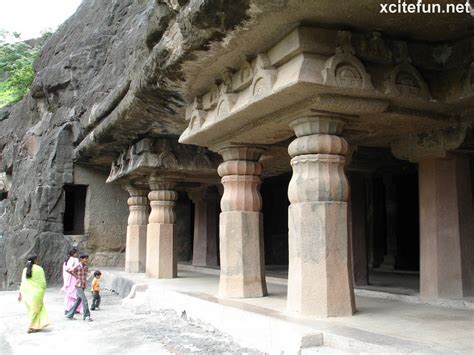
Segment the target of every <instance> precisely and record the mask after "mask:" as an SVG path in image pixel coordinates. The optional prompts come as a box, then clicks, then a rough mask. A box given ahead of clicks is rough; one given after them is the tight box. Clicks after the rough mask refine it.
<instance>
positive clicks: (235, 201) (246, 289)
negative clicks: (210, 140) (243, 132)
mask: <svg viewBox="0 0 474 355" xmlns="http://www.w3.org/2000/svg"><path fill="white" fill-rule="evenodd" d="M262 151H263V148H261V147H244V146H235V147H228V148H223V149H220V150H219V154H221V155H222V157H223V158H224V162H223V163H222V164H220V165H219V168H218V173H219V175H220V176H221V177H222V184H223V185H224V194H223V196H222V199H221V210H222V213H221V214H220V221H219V234H220V258H221V273H220V281H219V295H220V296H222V297H261V296H265V295H266V294H267V287H266V283H265V269H264V267H265V262H264V249H263V215H262V213H261V212H260V211H261V208H262V198H261V196H260V183H261V180H260V175H261V174H262V165H261V164H260V163H259V162H258V159H259V158H260V155H261V153H262Z"/></svg>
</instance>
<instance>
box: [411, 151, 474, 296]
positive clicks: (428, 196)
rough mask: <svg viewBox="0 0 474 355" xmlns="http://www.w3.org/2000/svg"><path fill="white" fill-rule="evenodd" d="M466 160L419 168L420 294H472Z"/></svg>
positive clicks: (473, 217)
mask: <svg viewBox="0 0 474 355" xmlns="http://www.w3.org/2000/svg"><path fill="white" fill-rule="evenodd" d="M470 173H471V172H470V168H469V160H468V158H467V157H464V156H462V155H450V156H448V157H447V158H446V159H441V158H438V159H435V158H433V159H424V160H422V161H420V163H419V188H420V295H421V297H422V298H424V299H430V298H438V297H445V298H459V297H465V296H472V295H474V284H473V282H474V256H473V253H472V250H474V245H473V244H474V237H473V236H474V209H473V201H472V187H471V176H470Z"/></svg>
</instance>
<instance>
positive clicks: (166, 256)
mask: <svg viewBox="0 0 474 355" xmlns="http://www.w3.org/2000/svg"><path fill="white" fill-rule="evenodd" d="M175 233H176V231H175V225H174V223H150V224H148V226H147V255H146V275H147V276H148V277H153V278H158V279H172V278H175V277H176V276H177V259H176V248H175V247H174V243H175V240H176V238H175Z"/></svg>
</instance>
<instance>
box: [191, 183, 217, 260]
mask: <svg viewBox="0 0 474 355" xmlns="http://www.w3.org/2000/svg"><path fill="white" fill-rule="evenodd" d="M188 195H189V198H190V199H191V200H192V201H193V202H194V240H193V265H195V266H217V264H218V262H217V225H218V210H217V203H218V201H219V194H218V192H217V191H216V192H211V191H209V190H208V189H207V188H201V189H195V190H192V191H189V192H188Z"/></svg>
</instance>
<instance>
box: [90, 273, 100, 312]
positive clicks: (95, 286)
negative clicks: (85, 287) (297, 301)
mask: <svg viewBox="0 0 474 355" xmlns="http://www.w3.org/2000/svg"><path fill="white" fill-rule="evenodd" d="M101 275H102V273H101V272H100V271H99V270H96V271H94V279H93V280H92V288H91V291H92V306H91V311H95V310H96V309H100V308H99V306H100V276H101Z"/></svg>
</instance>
